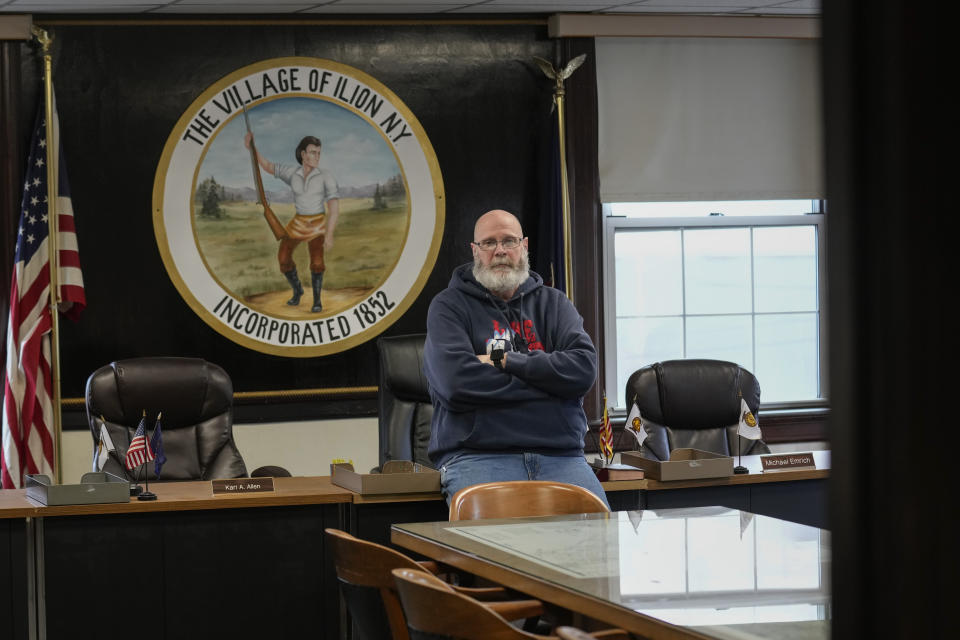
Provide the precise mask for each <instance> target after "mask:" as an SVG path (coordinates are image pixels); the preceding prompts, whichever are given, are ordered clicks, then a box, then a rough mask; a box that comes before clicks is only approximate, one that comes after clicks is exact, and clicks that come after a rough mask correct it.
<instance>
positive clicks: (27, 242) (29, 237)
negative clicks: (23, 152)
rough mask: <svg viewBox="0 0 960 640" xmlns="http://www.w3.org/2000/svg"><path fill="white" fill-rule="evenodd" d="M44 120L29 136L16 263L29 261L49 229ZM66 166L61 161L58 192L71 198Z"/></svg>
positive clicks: (63, 196) (40, 121) (61, 195)
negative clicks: (30, 136) (29, 143)
mask: <svg viewBox="0 0 960 640" xmlns="http://www.w3.org/2000/svg"><path fill="white" fill-rule="evenodd" d="M46 126H47V124H46V120H45V119H43V118H41V119H40V120H39V122H38V124H37V129H36V131H34V135H33V136H32V142H31V148H30V155H29V160H28V161H27V167H26V178H25V180H24V183H23V200H22V201H21V203H20V226H19V228H18V229H17V249H16V254H15V261H16V262H29V261H30V258H32V257H33V254H34V253H36V251H37V249H38V248H39V247H40V245H41V244H43V241H44V240H45V239H46V238H47V235H48V233H49V230H50V223H49V219H48V218H47V211H48V204H49V203H48V201H47V136H46ZM66 175H67V172H66V168H65V167H64V164H63V159H62V158H61V160H60V167H59V180H57V182H58V185H57V188H58V192H59V194H60V197H61V198H69V197H70V188H69V186H68V184H67V180H66Z"/></svg>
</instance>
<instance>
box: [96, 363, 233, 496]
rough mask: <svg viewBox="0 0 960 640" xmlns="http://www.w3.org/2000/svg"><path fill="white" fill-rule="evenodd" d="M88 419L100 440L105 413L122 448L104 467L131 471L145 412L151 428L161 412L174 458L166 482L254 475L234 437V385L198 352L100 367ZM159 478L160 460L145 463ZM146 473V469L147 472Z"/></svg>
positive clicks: (166, 450)
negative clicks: (127, 461) (128, 459)
mask: <svg viewBox="0 0 960 640" xmlns="http://www.w3.org/2000/svg"><path fill="white" fill-rule="evenodd" d="M86 405H87V422H88V424H89V425H90V433H91V435H92V436H93V441H94V444H96V443H97V442H98V441H99V439H100V417H101V416H102V417H103V419H104V421H105V422H106V425H107V432H108V433H109V434H110V439H111V440H112V441H113V444H114V446H115V447H116V451H115V453H112V454H111V455H110V460H108V461H107V463H106V465H105V466H104V470H105V471H109V472H110V473H113V474H115V475H118V476H120V477H125V476H126V477H130V475H131V474H128V473H127V472H126V469H125V468H124V465H123V460H124V457H125V456H126V453H127V448H128V447H129V446H130V440H131V439H132V438H133V433H134V431H135V430H136V428H137V425H138V424H139V423H140V420H141V417H142V415H143V412H144V411H146V413H147V418H146V420H147V429H148V431H147V434H148V436H149V435H150V430H152V429H153V427H154V422H155V420H156V418H157V414H158V413H161V412H162V413H163V417H162V419H161V424H162V429H163V450H164V454H165V455H166V457H167V462H166V464H164V465H163V469H162V471H161V473H160V479H161V480H212V479H214V478H241V477H244V476H246V475H247V468H246V466H245V465H244V463H243V458H242V457H241V456H240V452H239V451H238V450H237V446H236V444H235V443H234V440H233V383H232V382H231V381H230V376H228V375H227V372H226V371H224V370H223V369H222V368H220V367H219V366H217V365H215V364H212V363H210V362H207V361H205V360H200V359H198V358H134V359H130V360H118V361H116V362H111V363H110V364H108V365H106V366H103V367H100V368H99V369H97V370H96V371H94V372H93V373H92V374H90V377H89V378H87V389H86ZM144 468H145V469H146V473H148V474H149V478H150V479H151V480H153V479H155V478H156V476H155V475H154V473H153V468H154V465H153V464H146V465H144ZM142 473H143V472H142V471H141V474H142Z"/></svg>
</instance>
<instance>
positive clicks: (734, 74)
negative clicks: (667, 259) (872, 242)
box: [596, 38, 824, 202]
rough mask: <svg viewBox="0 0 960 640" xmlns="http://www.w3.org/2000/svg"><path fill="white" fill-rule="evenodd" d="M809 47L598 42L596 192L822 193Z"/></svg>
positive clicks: (624, 197)
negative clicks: (598, 183)
mask: <svg viewBox="0 0 960 640" xmlns="http://www.w3.org/2000/svg"><path fill="white" fill-rule="evenodd" d="M818 47H819V41H818V40H788V39H760V38H597V42H596V52H597V92H598V102H599V105H598V106H599V142H600V158H599V163H600V193H601V199H602V200H603V201H604V202H645V201H650V202H654V201H686V200H763V199H791V198H821V197H823V196H824V188H823V158H822V155H823V154H822V146H823V142H822V139H821V138H822V133H821V132H822V122H821V111H820V72H819V60H818V56H819V51H818Z"/></svg>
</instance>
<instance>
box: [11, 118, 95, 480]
mask: <svg viewBox="0 0 960 640" xmlns="http://www.w3.org/2000/svg"><path fill="white" fill-rule="evenodd" d="M44 111H45V108H44V105H43V104H42V103H41V105H40V108H39V112H38V113H37V119H36V125H35V126H34V131H33V138H32V142H31V143H30V156H29V160H28V161H27V162H28V164H27V171H26V180H25V182H24V184H23V198H22V201H21V205H20V226H19V228H18V229H17V248H16V252H15V258H14V265H13V278H12V282H11V284H10V318H9V324H8V327H7V361H6V371H5V373H6V376H5V377H4V384H3V457H2V467H0V479H2V484H3V488H5V489H10V488H17V487H21V486H23V475H24V474H28V473H30V474H33V473H42V474H45V475H49V476H51V477H52V476H53V475H54V455H55V454H54V435H53V428H54V420H53V419H54V413H53V412H54V407H53V395H54V394H53V379H52V374H51V366H52V365H51V339H50V331H51V327H52V325H53V322H52V318H51V314H50V251H49V246H48V240H49V226H48V217H47V211H48V209H47V204H48V188H47V187H48V185H47V163H48V162H51V161H52V162H55V163H56V164H55V167H54V168H55V169H56V172H55V174H54V175H56V176H58V177H57V189H56V191H55V194H56V198H57V199H56V203H57V206H56V211H57V214H58V215H57V223H58V229H59V231H58V246H59V263H60V268H59V270H58V277H57V283H58V285H59V289H60V298H61V301H62V302H61V304H60V311H61V312H63V313H65V314H66V315H67V316H68V317H70V318H71V319H76V318H77V316H78V315H79V313H80V311H81V310H82V309H83V308H84V307H85V306H86V296H85V294H84V290H83V275H82V274H81V272H80V254H79V253H78V251H77V236H76V229H75V227H74V219H73V205H72V204H71V202H70V188H69V186H68V184H67V170H66V167H65V165H64V163H63V149H62V148H61V145H60V123H59V119H58V118H57V113H56V102H54V107H53V127H52V130H53V139H52V140H47V129H46V117H45V113H44ZM51 149H55V150H56V151H57V153H55V154H48V151H49V150H51Z"/></svg>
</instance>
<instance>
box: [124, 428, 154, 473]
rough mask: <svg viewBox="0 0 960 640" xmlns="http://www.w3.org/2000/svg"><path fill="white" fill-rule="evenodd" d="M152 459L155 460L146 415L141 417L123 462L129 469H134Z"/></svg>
mask: <svg viewBox="0 0 960 640" xmlns="http://www.w3.org/2000/svg"><path fill="white" fill-rule="evenodd" d="M151 460H153V449H152V448H150V441H149V440H147V418H146V416H144V417H143V418H140V424H139V425H138V426H137V430H136V432H134V434H133V440H131V441H130V446H129V447H128V448H127V457H126V458H124V460H123V463H124V465H125V466H126V467H127V469H128V470H133V469H136V468H137V467H139V466H140V465H142V464H143V463H144V462H150V461H151Z"/></svg>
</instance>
